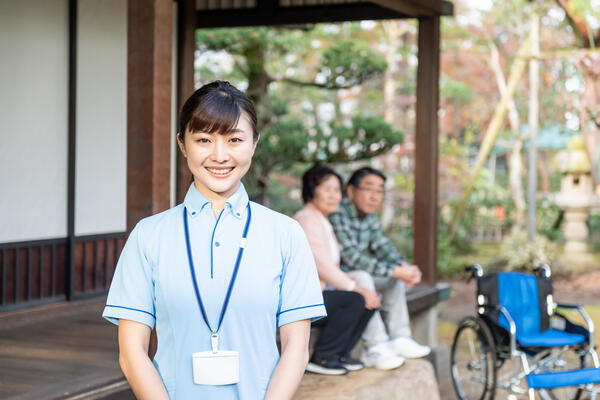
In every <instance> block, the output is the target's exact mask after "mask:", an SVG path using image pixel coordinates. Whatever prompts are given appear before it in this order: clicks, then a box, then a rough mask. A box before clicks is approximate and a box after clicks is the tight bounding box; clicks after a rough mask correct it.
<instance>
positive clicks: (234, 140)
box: [231, 137, 242, 143]
mask: <svg viewBox="0 0 600 400" xmlns="http://www.w3.org/2000/svg"><path fill="white" fill-rule="evenodd" d="M231 141H232V142H233V143H239V142H241V141H242V139H241V138H237V137H234V138H231Z"/></svg>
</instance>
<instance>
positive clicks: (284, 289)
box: [277, 221, 327, 327]
mask: <svg viewBox="0 0 600 400" xmlns="http://www.w3.org/2000/svg"><path fill="white" fill-rule="evenodd" d="M289 229H290V231H289V236H288V239H287V242H286V243H284V244H283V250H284V265H283V272H282V275H281V284H280V292H279V308H278V311H277V326H278V327H280V326H282V325H285V324H289V323H291V322H295V321H300V320H303V319H311V320H313V321H315V320H317V319H320V318H322V317H324V316H326V315H327V312H326V311H325V305H324V304H323V294H322V293H321V285H320V283H319V278H318V275H317V268H316V266H315V261H314V258H313V256H312V253H311V251H310V247H309V245H308V240H307V239H306V235H305V234H304V231H303V230H302V228H301V227H300V225H299V224H298V222H296V221H292V224H291V226H290V228H289Z"/></svg>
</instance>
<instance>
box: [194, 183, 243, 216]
mask: <svg viewBox="0 0 600 400" xmlns="http://www.w3.org/2000/svg"><path fill="white" fill-rule="evenodd" d="M183 204H184V205H185V207H186V208H187V209H188V212H189V213H190V215H191V216H192V217H195V216H197V215H198V214H200V212H201V211H202V210H204V208H205V207H206V206H207V205H208V208H209V209H210V200H208V199H207V198H206V197H205V196H204V195H203V194H202V193H200V192H199V191H198V189H196V185H194V183H193V182H192V184H191V185H190V188H189V189H188V192H187V194H186V195H185V199H184V200H183ZM246 205H248V193H246V188H244V184H243V183H241V182H240V186H239V187H238V188H237V190H236V191H235V193H233V194H232V195H231V197H229V198H228V199H227V200H226V201H225V209H229V211H230V212H231V213H232V214H233V216H234V217H236V218H238V219H240V218H242V214H243V212H244V208H245V207H246Z"/></svg>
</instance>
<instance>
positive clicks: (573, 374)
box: [527, 368, 600, 389]
mask: <svg viewBox="0 0 600 400" xmlns="http://www.w3.org/2000/svg"><path fill="white" fill-rule="evenodd" d="M589 383H600V368H587V369H576V370H573V371H560V372H545V373H541V374H529V375H527V384H528V385H529V387H530V388H532V389H551V388H556V387H562V386H578V385H587V384H589Z"/></svg>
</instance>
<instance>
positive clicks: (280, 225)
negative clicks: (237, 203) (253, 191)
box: [250, 201, 302, 234]
mask: <svg viewBox="0 0 600 400" xmlns="http://www.w3.org/2000/svg"><path fill="white" fill-rule="evenodd" d="M250 207H252V218H254V216H255V215H256V217H257V218H258V219H259V220H260V221H261V222H260V226H263V227H268V228H269V229H273V228H274V230H275V231H276V232H278V233H279V234H281V233H284V232H285V231H288V232H290V231H292V232H295V231H297V230H302V228H300V224H299V223H298V221H296V220H295V219H294V218H292V217H290V216H288V215H285V214H282V213H280V212H277V211H275V210H272V209H270V208H268V207H265V206H263V205H262V204H258V203H255V202H253V201H251V202H250Z"/></svg>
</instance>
